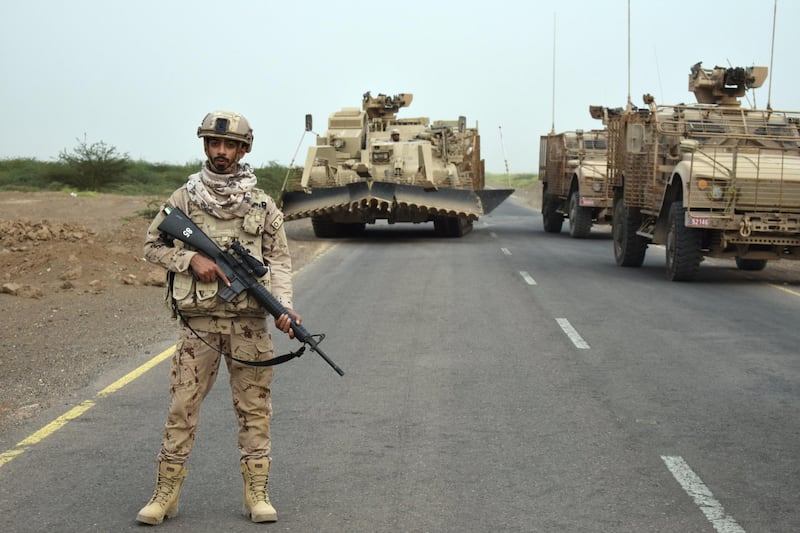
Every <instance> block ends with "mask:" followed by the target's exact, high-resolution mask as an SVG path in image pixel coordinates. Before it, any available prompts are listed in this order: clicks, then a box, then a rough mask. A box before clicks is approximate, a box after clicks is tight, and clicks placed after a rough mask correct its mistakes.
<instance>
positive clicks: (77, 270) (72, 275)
mask: <svg viewBox="0 0 800 533" xmlns="http://www.w3.org/2000/svg"><path fill="white" fill-rule="evenodd" d="M81 274H83V267H81V265H75V266H74V267H72V268H68V269H67V270H65V271H64V272H62V273H61V275H60V276H58V279H60V280H62V281H68V280H75V279H78V278H79V277H81Z"/></svg>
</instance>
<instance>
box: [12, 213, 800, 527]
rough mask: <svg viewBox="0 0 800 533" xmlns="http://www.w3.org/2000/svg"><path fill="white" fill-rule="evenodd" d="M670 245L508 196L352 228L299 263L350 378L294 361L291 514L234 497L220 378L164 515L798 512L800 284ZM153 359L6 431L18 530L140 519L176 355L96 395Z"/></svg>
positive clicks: (282, 446) (289, 419)
mask: <svg viewBox="0 0 800 533" xmlns="http://www.w3.org/2000/svg"><path fill="white" fill-rule="evenodd" d="M663 262H664V259H663V250H660V249H658V248H651V249H650V250H649V251H648V257H647V259H646V261H645V264H644V266H643V267H642V268H638V269H623V268H619V267H617V266H616V265H615V264H614V260H613V254H612V248H611V240H610V235H609V233H608V231H607V230H603V229H601V230H596V231H594V232H593V233H592V236H591V237H590V238H589V239H585V240H575V239H570V238H569V236H568V234H567V232H566V224H565V230H564V232H563V233H562V234H559V235H554V234H548V233H544V232H543V231H542V227H541V216H540V215H539V213H538V212H536V211H533V210H530V209H527V208H523V207H520V206H517V205H515V204H514V203H513V202H506V203H505V204H503V205H502V206H501V207H500V208H498V209H497V210H496V211H495V212H494V213H493V215H492V216H488V217H485V218H483V219H482V220H481V221H479V222H478V223H477V224H476V227H475V230H474V231H473V232H472V233H471V234H469V235H468V236H466V237H465V238H463V239H439V238H436V237H434V235H433V228H432V227H429V226H426V225H420V226H396V227H395V226H391V227H390V226H379V227H371V228H369V229H368V231H367V233H366V235H365V236H364V237H363V238H360V239H354V240H344V241H341V242H339V243H338V244H337V245H336V246H335V247H333V248H331V249H330V250H329V251H328V252H327V253H326V254H324V255H323V256H322V257H321V258H319V259H318V260H317V261H316V262H315V263H314V264H312V265H309V266H308V267H306V268H305V269H304V270H303V271H302V272H301V273H300V274H299V275H298V276H297V277H296V279H295V293H296V308H297V309H298V310H301V312H302V313H303V316H304V318H305V322H304V324H305V326H306V327H307V329H309V330H310V331H312V332H325V333H326V334H327V337H326V338H325V340H324V341H323V342H322V344H321V346H322V348H323V349H325V351H326V353H327V354H328V355H329V356H330V357H331V358H332V359H333V360H334V361H336V363H337V364H339V366H341V367H342V368H343V369H344V371H345V375H344V377H339V376H338V375H337V374H336V373H335V372H334V371H333V370H332V369H331V368H330V367H328V365H327V364H326V363H325V362H324V361H323V360H322V359H320V358H318V357H317V356H316V355H314V354H313V353H307V354H305V355H303V356H302V357H301V358H300V359H297V360H294V361H292V362H291V363H288V364H286V365H283V366H281V367H279V370H278V373H277V375H276V379H275V381H274V383H273V405H274V408H275V418H274V420H273V425H272V436H273V441H274V444H273V459H274V462H273V472H272V475H271V494H272V499H273V502H274V504H275V506H276V508H277V509H278V514H279V521H278V522H277V523H275V524H262V525H260V526H256V525H254V524H251V523H250V522H248V521H247V520H246V519H245V518H244V517H242V516H241V514H240V508H241V490H242V489H241V477H240V475H239V472H238V466H237V463H238V451H237V449H236V445H235V441H236V436H235V435H236V428H235V420H234V417H233V414H232V411H231V407H230V394H229V391H228V387H227V383H226V380H225V379H224V378H225V373H224V372H223V374H222V375H221V376H220V379H219V381H218V383H217V385H216V387H215V389H214V390H213V391H212V393H211V394H210V395H209V397H208V398H207V400H206V402H205V404H204V409H203V416H202V422H201V426H200V430H199V434H198V443H197V445H196V447H195V450H194V452H193V455H192V457H191V459H190V462H189V464H188V467H189V470H190V471H189V476H188V478H187V480H186V483H185V485H184V489H183V492H182V498H181V507H180V514H179V516H178V517H177V518H175V519H173V520H167V521H166V522H165V523H164V524H162V525H161V526H158V527H159V530H160V531H193V532H205V531H209V532H211V531H214V532H217V531H251V530H253V529H254V528H255V527H259V528H263V530H272V531H298V532H306V531H331V532H340V531H348V532H390V531H391V532H397V531H408V532H450V531H452V532H455V531H524V532H528V531H531V532H533V531H559V532H560V531H604V532H605V531H616V532H628V531H630V532H641V531H658V532H661V531H664V532H667V531H670V532H671V531H693V532H702V531H709V532H712V531H725V532H737V531H753V532H755V531H798V530H800V511H798V506H797V502H798V501H799V500H800V475H798V474H800V461H799V460H798V445H797V443H798V440H800V419H799V418H798V416H797V412H798V408H799V407H800V355H798V350H797V346H798V345H800V331H798V328H797V318H798V316H800V290H799V289H798V288H797V286H796V285H790V286H786V285H776V284H773V283H769V282H767V281H764V280H762V279H759V278H758V277H757V276H754V275H753V274H752V273H750V274H748V273H744V272H739V271H737V270H736V269H735V267H734V266H733V263H732V262H710V263H709V264H706V263H704V264H703V265H702V266H701V274H700V276H699V279H698V281H696V282H692V283H671V282H668V281H666V280H665V279H664V273H663V267H664V264H663ZM171 340H172V339H164V341H163V343H161V344H159V345H158V346H153V347H148V348H149V349H150V351H151V352H152V353H159V352H161V351H163V350H167V349H168V348H169V346H170V343H171ZM277 345H278V349H279V350H286V349H288V348H294V347H296V346H297V344H296V343H292V342H290V341H288V340H287V339H279V340H278V341H277ZM148 358H149V356H145V355H142V356H141V357H140V358H139V360H137V361H132V362H130V364H129V365H128V366H126V367H125V368H117V369H114V371H113V372H111V373H109V374H108V375H105V376H103V377H102V378H101V379H100V380H99V381H98V382H97V383H95V384H93V386H92V387H91V388H89V389H87V390H86V391H85V392H84V395H83V397H85V398H86V399H87V401H90V402H91V405H88V406H85V411H84V412H82V414H80V415H76V416H75V417H74V418H72V419H71V420H69V421H66V423H65V424H63V425H61V424H60V423H57V424H56V426H57V427H55V428H54V427H52V426H46V424H47V423H48V422H50V421H51V420H54V419H56V418H57V417H58V416H60V415H63V414H64V413H63V412H48V413H45V416H43V417H40V418H37V419H35V420H32V421H31V423H30V424H28V425H26V426H23V427H21V428H14V429H13V430H11V431H10V432H9V433H8V434H3V435H2V439H0V442H2V444H3V448H2V449H0V453H3V452H4V451H5V454H4V455H2V456H0V458H1V459H0V461H2V463H1V464H0V516H1V517H2V524H3V526H2V529H3V531H9V532H24V531H31V532H33V531H37V532H38V531H46V530H50V531H59V532H70V531H75V532H77V531H81V532H86V531H141V527H142V526H138V525H137V524H136V523H135V520H134V519H135V516H136V512H137V511H138V509H139V508H140V507H141V506H142V505H144V503H146V501H147V499H148V498H149V496H150V493H151V491H152V488H153V483H154V481H155V454H156V452H157V450H158V445H159V439H160V431H161V426H162V424H163V417H164V413H165V409H166V391H167V363H166V362H163V363H160V364H158V365H156V366H155V367H154V368H153V369H151V370H149V371H147V372H145V373H143V374H142V375H141V376H140V377H138V378H136V379H133V380H131V381H130V382H129V383H127V384H125V385H124V386H121V387H119V388H114V390H113V392H110V393H103V394H98V392H99V391H103V390H104V388H105V387H107V386H108V385H109V384H113V383H116V380H118V379H119V378H120V377H121V376H124V375H125V374H126V373H127V372H128V371H130V370H133V369H134V368H135V367H137V366H138V365H140V364H143V363H145V362H146V361H147V360H148ZM43 427H48V428H49V429H48V430H46V431H44V432H43V433H41V434H38V435H37V434H35V433H34V432H36V431H37V430H39V429H40V428H43ZM31 436H33V437H32V438H31V439H30V441H29V442H28V443H27V444H25V443H23V439H26V438H28V437H31ZM20 443H23V444H20Z"/></svg>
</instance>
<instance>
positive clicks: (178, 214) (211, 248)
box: [158, 207, 344, 376]
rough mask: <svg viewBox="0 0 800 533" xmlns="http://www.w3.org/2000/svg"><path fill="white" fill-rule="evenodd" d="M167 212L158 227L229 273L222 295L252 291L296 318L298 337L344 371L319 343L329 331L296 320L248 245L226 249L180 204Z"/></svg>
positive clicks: (276, 312)
mask: <svg viewBox="0 0 800 533" xmlns="http://www.w3.org/2000/svg"><path fill="white" fill-rule="evenodd" d="M165 212H166V213H167V216H166V218H165V219H164V220H163V221H162V222H161V224H159V226H158V230H159V231H161V232H163V233H166V234H167V235H169V236H171V237H173V238H175V239H178V240H179V241H181V242H183V243H185V244H188V245H189V246H191V247H192V248H194V249H195V250H198V251H200V252H202V253H203V254H205V255H206V256H208V257H209V258H210V259H212V260H213V261H214V262H215V263H216V264H217V266H219V268H220V270H222V271H223V272H224V273H225V275H226V276H227V277H228V280H229V281H230V282H231V285H230V287H225V286H223V287H222V288H221V289H220V291H219V293H218V294H219V296H220V298H222V299H224V300H225V301H228V302H230V301H231V300H233V299H234V298H235V297H236V296H238V295H239V294H241V293H242V292H243V291H248V292H249V293H250V295H251V296H253V297H254V298H255V299H256V301H257V302H258V303H259V304H261V306H262V307H264V309H266V310H267V311H268V312H269V314H270V315H272V316H273V317H275V318H278V317H280V316H281V315H288V316H289V318H290V319H291V321H292V330H293V331H294V336H295V338H296V339H297V340H299V341H300V342H302V343H303V344H305V345H307V346H308V347H309V348H310V349H311V350H312V351H314V352H315V353H316V354H317V355H319V356H320V357H322V359H324V360H325V362H326V363H328V364H329V365H330V366H331V368H333V369H334V370H335V371H336V373H337V374H339V375H340V376H343V375H344V371H343V370H342V369H341V368H339V366H338V365H337V364H336V363H334V362H333V361H332V360H331V359H330V358H329V357H328V356H327V355H326V354H325V352H324V351H322V348H320V347H319V343H320V342H322V339H324V338H325V335H324V334H317V335H312V334H311V333H309V331H308V330H307V329H306V328H305V327H303V326H302V325H301V324H298V323H297V322H296V321H295V319H294V317H293V316H292V315H291V314H289V311H288V310H287V309H286V307H284V306H283V304H281V303H280V302H279V301H278V299H277V298H275V296H274V295H273V294H272V293H271V292H269V291H268V290H267V289H266V288H265V287H264V286H263V285H261V284H260V283H259V282H258V278H259V277H261V276H263V275H264V274H265V273H266V272H267V269H266V267H265V266H264V265H263V264H261V263H260V262H259V261H258V260H257V259H256V258H255V257H253V256H252V255H250V254H249V252H248V251H247V249H246V248H244V247H243V246H242V245H241V244H240V243H238V242H236V241H234V242H233V244H232V245H231V248H230V249H229V250H223V249H222V248H220V247H219V246H218V245H217V243H215V242H214V241H212V240H211V238H210V237H208V235H206V234H205V233H203V230H201V229H200V228H199V227H198V226H197V225H196V224H195V223H194V222H192V220H191V219H190V218H189V217H188V216H186V214H185V213H184V212H183V211H181V210H180V209H178V208H177V207H173V208H169V207H167V208H165Z"/></svg>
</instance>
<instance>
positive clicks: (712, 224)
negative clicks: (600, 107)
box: [606, 63, 800, 281]
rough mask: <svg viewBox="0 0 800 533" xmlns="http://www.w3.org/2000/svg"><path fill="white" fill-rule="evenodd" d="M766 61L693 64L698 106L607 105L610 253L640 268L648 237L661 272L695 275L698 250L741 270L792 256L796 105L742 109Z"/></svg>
mask: <svg viewBox="0 0 800 533" xmlns="http://www.w3.org/2000/svg"><path fill="white" fill-rule="evenodd" d="M766 77H767V68H766V67H747V68H742V67H736V68H724V67H714V68H713V69H705V68H703V67H702V64H701V63H697V64H696V65H694V66H693V67H692V68H691V72H690V74H689V90H690V91H692V92H694V94H695V96H696V99H697V103H696V104H688V105H684V104H680V105H656V103H655V101H654V98H653V97H652V96H651V95H645V96H644V103H645V105H646V106H647V107H645V108H643V109H635V108H633V106H631V105H628V108H627V109H625V110H623V111H621V112H613V111H611V110H608V109H607V110H606V113H607V119H606V124H607V129H608V171H609V176H610V180H611V181H612V183H613V193H614V213H613V222H612V233H613V241H614V257H615V259H616V262H617V264H618V265H620V266H630V267H638V266H641V265H642V262H643V261H644V257H645V252H646V250H647V247H648V245H649V244H650V243H653V244H663V245H665V248H666V275H667V278H668V279H670V280H673V281H682V280H691V279H693V278H694V277H695V275H696V273H697V271H698V267H699V265H700V262H701V261H702V260H703V258H704V257H717V258H731V259H734V260H735V261H736V265H737V267H738V268H739V269H742V270H761V269H763V268H764V267H765V266H766V264H767V261H770V260H775V259H800V135H799V134H798V125H800V112H788V111H776V110H773V109H771V108H770V106H767V108H766V109H746V108H744V107H742V106H741V105H740V101H739V99H740V98H741V97H743V96H744V95H745V94H746V92H747V91H748V90H749V89H753V88H757V87H760V86H761V85H762V84H763V82H764V80H765V79H766Z"/></svg>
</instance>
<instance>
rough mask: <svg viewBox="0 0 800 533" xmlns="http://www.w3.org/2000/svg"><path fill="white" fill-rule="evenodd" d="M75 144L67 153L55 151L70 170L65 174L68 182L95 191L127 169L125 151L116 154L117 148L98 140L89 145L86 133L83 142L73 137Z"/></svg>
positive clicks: (127, 160) (82, 188)
mask: <svg viewBox="0 0 800 533" xmlns="http://www.w3.org/2000/svg"><path fill="white" fill-rule="evenodd" d="M76 140H77V141H78V145H77V146H76V147H75V148H73V149H72V151H71V152H67V150H66V149H64V150H62V151H61V152H60V153H59V154H58V159H59V161H61V162H63V163H66V164H67V165H68V166H69V167H70V168H71V169H72V171H73V172H72V173H71V174H70V175H69V176H65V177H64V181H65V182H66V184H67V185H71V186H73V187H77V188H78V189H80V190H90V191H98V190H100V189H102V188H103V187H104V186H106V185H108V184H110V183H113V182H117V181H120V180H121V178H122V176H123V175H124V173H125V171H126V170H127V169H128V166H129V163H130V158H129V157H128V154H127V153H126V154H119V153H118V152H117V149H116V147H114V146H111V145H108V144H106V143H105V142H103V141H98V142H95V143H92V144H88V142H87V141H86V136H85V135H84V139H83V141H81V140H80V139H76Z"/></svg>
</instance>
